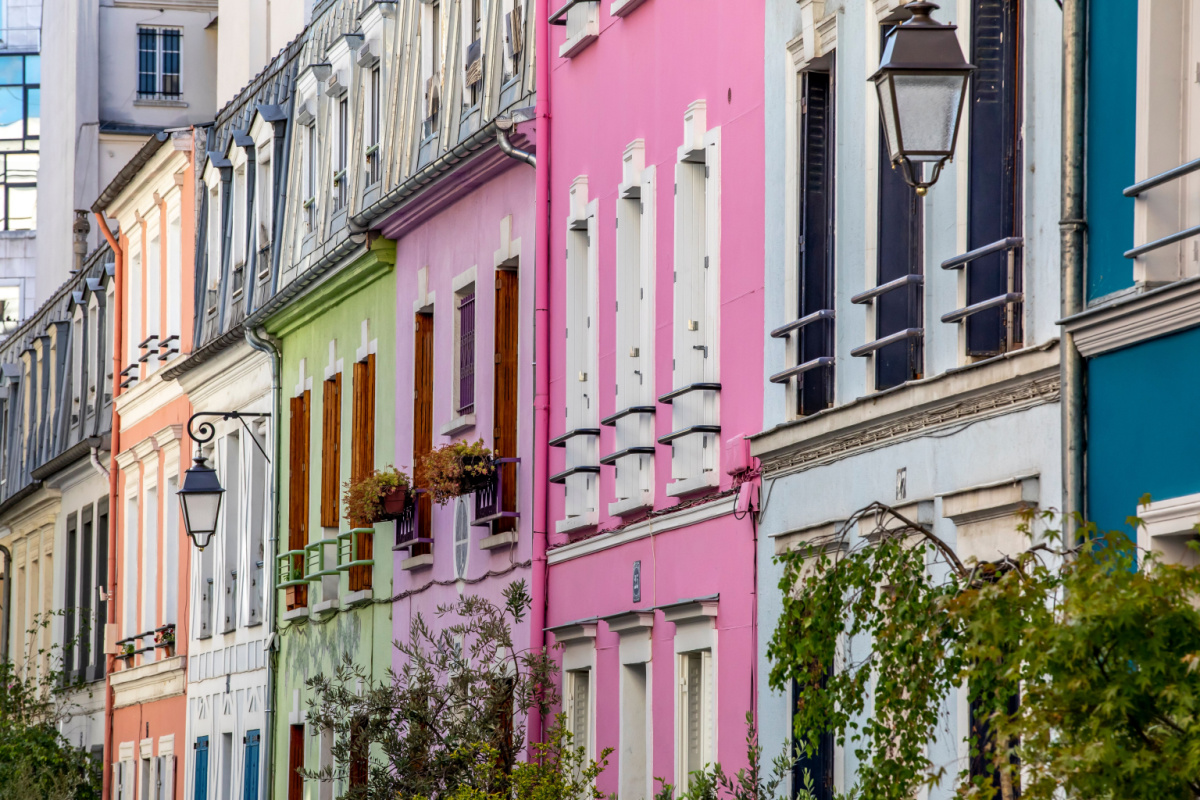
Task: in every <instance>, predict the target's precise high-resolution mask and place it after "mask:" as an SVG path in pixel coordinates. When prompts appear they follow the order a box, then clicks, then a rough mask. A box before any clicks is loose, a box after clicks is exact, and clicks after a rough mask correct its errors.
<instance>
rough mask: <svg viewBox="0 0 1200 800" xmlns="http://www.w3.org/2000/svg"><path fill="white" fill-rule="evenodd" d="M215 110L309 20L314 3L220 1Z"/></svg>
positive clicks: (292, 0) (304, 0) (297, 0)
mask: <svg viewBox="0 0 1200 800" xmlns="http://www.w3.org/2000/svg"><path fill="white" fill-rule="evenodd" d="M218 5H219V6H220V10H219V12H218V16H217V19H218V22H217V35H216V69H217V72H216V85H215V92H216V107H217V108H220V107H221V106H223V105H225V104H226V103H228V102H229V101H230V100H232V99H233V98H234V96H235V95H236V94H237V93H238V91H239V90H241V89H242V88H243V87H244V86H245V85H246V84H247V83H249V82H250V79H251V78H253V77H254V76H255V75H257V74H258V73H259V72H260V71H261V70H262V68H263V67H265V66H266V65H267V63H268V62H270V60H271V59H272V58H274V57H275V55H276V54H277V53H278V52H279V51H280V50H282V49H283V48H284V47H285V46H286V45H287V43H288V42H289V41H291V40H292V38H294V37H295V36H296V35H297V34H299V33H300V32H301V31H302V30H304V26H305V25H306V24H308V21H309V20H310V19H311V18H312V6H313V0H219V3H218Z"/></svg>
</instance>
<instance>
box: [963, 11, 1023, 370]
mask: <svg viewBox="0 0 1200 800" xmlns="http://www.w3.org/2000/svg"><path fill="white" fill-rule="evenodd" d="M1018 14H1019V9H1018V3H1017V0H975V1H974V2H972V3H971V31H972V34H971V61H972V63H974V64H975V66H976V70H975V72H974V74H973V75H972V76H971V85H970V95H969V97H970V100H971V119H970V150H969V153H968V159H969V164H968V190H967V198H968V199H967V220H968V222H967V249H968V250H973V249H975V248H977V247H983V246H984V245H988V244H991V243H992V242H995V241H998V240H1000V239H1004V238H1006V237H1009V236H1016V235H1018V230H1019V227H1020V226H1019V219H1020V215H1019V209H1020V199H1021V197H1020V195H1021V193H1020V185H1021V178H1020V157H1019V150H1018V148H1019V146H1020V130H1019V126H1020V116H1019V113H1018V109H1019V101H1020V94H1019V87H1018V78H1019V72H1018V59H1019V56H1020V34H1019V30H1018V22H1017V21H1018ZM1020 254H1021V251H1020V250H1017V251H1015V255H1016V261H1015V263H1014V270H1013V272H1014V274H1013V279H1014V284H1013V289H1012V290H1013V291H1017V292H1019V291H1021V268H1020V267H1021V260H1020ZM1008 280H1009V279H1008V254H1007V253H1003V252H1001V253H994V254H992V255H990V256H985V257H983V258H980V259H976V260H975V261H974V262H972V263H971V264H969V265H968V266H967V303H968V304H972V303H981V302H983V301H984V300H989V299H991V298H993V297H998V296H1000V295H1002V294H1004V293H1006V292H1008V291H1009V288H1008V286H1009V283H1008ZM1012 318H1013V321H1014V331H1013V341H1014V342H1020V341H1021V340H1022V339H1023V335H1022V331H1021V329H1020V319H1021V309H1020V307H1019V306H1017V307H1015V308H1014V309H1013V314H1012ZM1007 319H1008V313H1007V309H1005V308H1004V307H1001V308H993V309H988V310H987V311H981V312H979V313H978V314H975V315H973V316H971V317H968V318H967V322H966V325H967V355H971V356H991V355H996V354H998V353H1002V352H1004V350H1005V349H1007V341H1008V331H1007Z"/></svg>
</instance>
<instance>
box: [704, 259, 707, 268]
mask: <svg viewBox="0 0 1200 800" xmlns="http://www.w3.org/2000/svg"><path fill="white" fill-rule="evenodd" d="M704 268H705V269H708V256H705V257H704Z"/></svg>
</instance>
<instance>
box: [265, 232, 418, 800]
mask: <svg viewBox="0 0 1200 800" xmlns="http://www.w3.org/2000/svg"><path fill="white" fill-rule="evenodd" d="M373 248H374V249H372V250H371V251H369V252H368V253H366V254H364V255H362V256H360V257H359V258H358V259H356V260H354V261H350V262H348V263H346V264H344V265H343V266H341V267H340V268H338V270H337V271H336V272H337V274H336V275H335V276H334V277H333V278H330V279H327V280H326V281H325V282H324V283H322V284H320V286H318V287H317V288H316V289H314V290H313V291H312V292H311V293H310V294H308V295H305V296H304V297H302V298H301V299H299V300H297V301H294V302H293V303H292V305H290V306H288V307H287V308H285V309H284V310H282V311H280V312H279V314H277V315H276V316H275V317H272V318H271V319H268V320H267V321H266V322H265V326H266V328H267V330H268V331H269V332H270V333H271V334H272V335H275V336H278V337H279V339H280V350H281V354H282V356H281V357H282V362H281V366H282V376H281V386H282V391H283V397H284V412H283V413H284V414H285V415H287V414H288V398H291V397H295V396H297V394H298V393H297V391H296V388H297V386H298V385H299V384H301V363H303V365H304V366H303V374H304V381H303V382H304V385H306V386H307V385H309V384H308V381H309V380H310V379H311V387H310V388H311V391H312V394H311V398H312V403H311V406H310V417H309V419H310V423H311V426H312V427H311V428H310V448H311V449H310V461H309V463H310V470H309V476H310V483H309V490H308V491H309V500H310V506H309V541H317V540H318V539H320V538H322V537H323V536H325V535H328V533H327V532H326V531H325V530H324V529H322V528H321V526H320V513H319V511H320V497H321V483H320V481H321V469H320V464H321V456H320V454H321V449H320V447H321V445H320V443H321V420H322V414H323V404H322V403H323V398H322V392H321V383H322V381H323V380H324V374H325V367H326V366H327V365H328V364H329V363H330V343H331V342H334V343H335V345H334V355H335V357H336V358H337V359H341V360H342V364H343V366H342V369H343V378H342V412H341V421H342V438H341V441H342V446H341V454H342V463H341V476H342V480H340V481H339V485H340V484H343V483H344V482H345V481H346V480H348V479H349V477H350V455H351V446H350V443H351V436H350V431H351V424H352V402H353V378H352V375H353V367H352V365H353V363H354V362H355V361H356V360H357V359H356V352H357V350H358V348H359V347H360V346H361V344H362V335H363V327H364V322H365V323H366V328H367V333H368V340H369V341H373V342H374V343H375V348H376V349H375V352H376V361H375V370H376V373H375V465H376V467H377V468H378V467H383V466H386V465H387V464H390V463H392V462H393V460H394V459H393V455H392V454H393V447H394V442H395V416H394V415H393V414H390V413H387V411H388V409H389V406H390V402H389V394H390V388H389V387H393V386H395V374H396V373H395V366H394V365H395V361H396V355H395V351H394V347H395V342H396V330H395V321H396V311H395V302H396V300H395V298H396V287H395V276H394V272H393V264H394V258H395V251H394V249H393V248H392V246H391V244H390V243H389V242H387V241H386V240H380V241H379V242H377V243H375V244H374V245H373ZM289 424H290V423H289V422H288V419H282V420H279V423H278V426H277V427H276V430H284V431H286V430H288V425H289ZM289 459H290V451H289V442H288V440H287V439H286V438H285V439H284V440H283V442H282V443H281V453H280V459H279V463H280V465H287V464H289V463H290V461H289ZM282 469H283V475H282V477H281V486H282V491H283V492H284V493H285V494H284V495H282V496H281V497H280V499H279V506H280V520H279V525H280V528H279V530H280V531H281V532H282V533H281V536H284V537H286V536H287V533H286V531H287V530H288V529H289V528H288V526H289V518H288V504H287V498H286V491H287V485H288V476H287V469H286V467H282ZM339 516H341V515H339ZM341 530H348V527H347V523H346V522H345V520H344V519H342V520H341ZM284 544H286V539H285V540H283V541H281V542H280V545H279V549H278V552H285V550H286V548H285V547H284ZM391 546H392V526H391V525H390V524H387V523H381V524H379V525H377V526H376V528H375V538H374V550H373V552H374V559H375V564H374V566H373V567H372V579H371V581H372V590H371V597H370V598H369V599H368V600H366V601H364V602H363V603H362V604H360V605H356V606H353V607H346V606H341V607H339V608H338V609H337V610H336V611H332V610H331V611H329V612H325V613H322V614H317V613H316V612H313V611H312V609H313V607H314V606H315V604H316V603H318V602H321V600H322V591H323V589H322V587H321V584H318V583H310V584H309V589H308V592H309V597H308V601H309V609H310V614H311V615H312V616H308V617H303V618H301V619H293V620H290V621H284V620H283V615H284V614H285V611H286V604H285V603H284V602H283V597H284V595H283V593H282V591H281V592H280V594H279V595H278V597H277V603H276V619H277V620H278V623H277V630H278V631H279V639H278V647H279V651H278V654H277V656H276V659H275V665H276V669H277V670H278V672H277V674H276V679H275V680H276V682H275V699H274V703H275V709H276V712H277V713H276V716H275V727H274V729H273V731H272V735H271V742H270V747H271V752H270V759H269V760H270V762H271V763H273V764H287V763H288V741H289V740H288V726H289V725H293V724H303V722H304V716H305V712H306V711H307V708H308V705H307V703H308V701H309V700H311V699H313V695H312V693H311V692H310V691H309V689H308V687H307V686H306V685H305V681H306V680H307V679H308V678H311V677H314V676H316V675H326V676H331V675H333V674H334V673H335V671H336V670H337V668H338V665H339V664H340V663H341V659H342V656H343V655H344V654H349V655H350V656H351V658H352V660H353V661H354V663H355V664H356V665H358V666H359V667H361V668H362V669H364V670H365V672H366V674H367V675H369V676H371V677H372V678H373V679H374V680H382V679H383V678H384V677H385V675H386V672H387V670H388V668H389V667H391V665H392V645H391V643H392V614H391V604H390V603H389V602H387V598H389V597H390V596H391V594H392V591H393V585H392V558H391V557H390V556H391ZM338 581H339V584H340V585H339V599H341V598H344V597H345V595H346V594H348V591H349V590H348V585H349V584H348V580H347V578H346V577H345V573H343V574H342V575H341V576H339V578H338ZM316 733H318V732H317V731H314V730H312V729H311V728H309V729H306V731H305V734H306V737H305V746H306V755H305V765H306V766H308V767H312V768H315V767H316V766H317V765H318V764H319V763H320V762H319V757H320V752H319V751H320V738H319V736H316V737H314V734H316ZM309 786H310V787H312V788H308V789H307V791H310V792H312V791H315V786H316V784H315V783H309ZM344 788H345V787H343V789H344ZM286 796H287V781H284V780H276V781H275V797H276V798H279V799H280V800H282V799H283V798H285V797H286Z"/></svg>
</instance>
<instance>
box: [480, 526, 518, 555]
mask: <svg viewBox="0 0 1200 800" xmlns="http://www.w3.org/2000/svg"><path fill="white" fill-rule="evenodd" d="M516 543H517V532H516V531H505V532H504V533H497V534H495V535H493V536H485V537H483V538H482V539H480V540H479V549H480V550H495V549H496V548H498V547H509V546H511V545H514V544H516Z"/></svg>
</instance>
